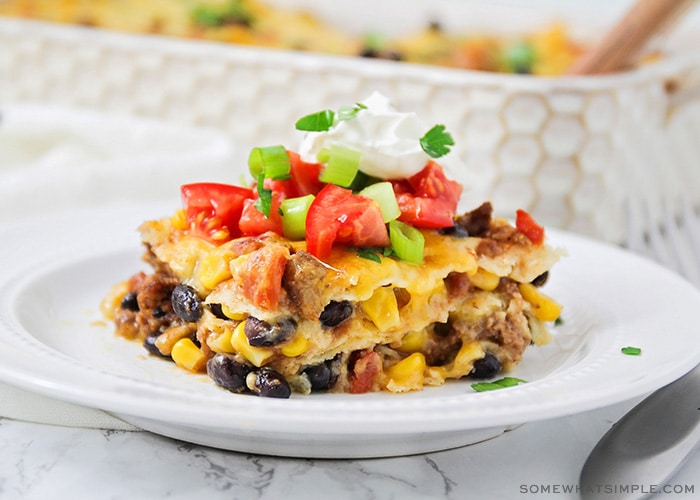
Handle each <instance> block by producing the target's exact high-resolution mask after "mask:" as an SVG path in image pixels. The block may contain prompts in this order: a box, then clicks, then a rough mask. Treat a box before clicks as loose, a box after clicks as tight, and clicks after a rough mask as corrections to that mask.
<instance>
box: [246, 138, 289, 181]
mask: <svg viewBox="0 0 700 500" xmlns="http://www.w3.org/2000/svg"><path fill="white" fill-rule="evenodd" d="M248 169H249V170H250V173H251V175H252V176H253V177H255V178H256V179H257V178H258V177H259V176H260V174H261V173H262V174H264V175H265V177H266V178H268V179H275V180H278V179H286V178H287V177H289V171H290V169H291V164H290V162H289V155H288V154H287V150H286V149H285V147H284V146H267V147H262V148H253V149H252V150H251V151H250V155H249V156H248Z"/></svg>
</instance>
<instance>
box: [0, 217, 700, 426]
mask: <svg viewBox="0 0 700 500" xmlns="http://www.w3.org/2000/svg"><path fill="white" fill-rule="evenodd" d="M159 206H161V205H160V204H159ZM114 209H115V208H114V207H106V208H104V209H101V210H95V211H93V212H91V213H90V214H89V217H92V218H93V219H96V220H100V219H101V218H102V217H105V216H107V215H109V214H110V213H111V212H112V211H113V210H114ZM131 212H132V213H131V215H132V217H137V216H143V212H142V209H141V208H139V207H132V208H131ZM70 214H71V211H68V213H64V212H62V213H60V214H54V215H53V216H50V217H53V221H54V222H56V221H59V222H60V221H63V223H66V222H67V221H69V220H70V219H71V215H70ZM83 215H84V214H83ZM139 220H140V219H139ZM39 223H41V224H45V223H46V219H43V220H42V221H41V222H39V221H35V222H32V223H30V225H31V224H39ZM26 227H27V226H26V224H13V225H10V226H4V227H3V226H0V235H8V233H9V234H10V235H12V233H13V232H14V233H18V232H24V231H26ZM122 229H126V228H122ZM547 231H548V233H549V235H550V239H551V240H553V243H555V244H557V245H559V244H562V243H566V244H565V245H563V246H565V247H566V246H568V247H569V248H571V245H573V246H574V247H576V248H578V247H581V248H582V249H587V251H594V252H603V253H604V254H609V255H612V256H615V258H617V259H620V258H621V259H623V260H628V261H630V262H632V263H633V264H635V265H637V266H643V269H644V270H646V271H648V272H649V273H650V274H651V275H652V277H654V278H655V279H656V280H661V281H662V282H664V283H666V284H668V283H670V284H672V285H673V286H674V287H678V289H677V293H682V294H683V295H688V296H689V299H688V300H690V301H693V302H697V304H698V305H700V290H698V289H696V288H695V287H694V286H693V285H691V284H690V283H689V282H687V281H686V280H685V279H684V278H682V277H681V276H678V275H676V274H675V273H673V272H672V271H670V270H668V269H666V268H664V267H662V266H661V265H659V264H657V263H655V262H653V261H651V260H649V259H646V258H644V257H641V256H638V255H636V254H633V253H631V252H628V251H626V250H623V249H621V248H619V247H615V246H613V245H610V244H608V243H604V242H601V241H597V240H592V239H589V238H587V237H584V236H581V235H577V234H573V233H569V232H565V231H559V230H556V229H549V228H548V229H547ZM14 236H18V235H17V234H14ZM108 236H109V235H108ZM30 239H31V238H30ZM107 239H109V238H108V237H107ZM6 241H14V240H6ZM100 241H101V240H100ZM131 247H134V248H137V247H138V239H137V238H136V235H135V233H134V240H133V242H132V241H129V240H128V239H127V241H124V242H123V246H122V247H120V248H124V249H126V248H131ZM13 248H14V245H13ZM93 248H95V247H93ZM96 248H100V244H97V247H96ZM110 251H112V252H113V251H115V249H114V248H111V249H110ZM14 252H15V253H17V251H16V250H15V251H14ZM12 253H13V250H12V249H4V250H3V249H0V261H2V259H5V258H8V256H9V255H12ZM569 254H570V256H569V257H567V259H570V258H571V251H569ZM80 258H82V257H81V256H80V255H78V256H76V257H75V260H76V261H77V260H79V259H80ZM59 262H60V261H59ZM31 264H32V263H31V262H27V263H24V268H26V267H27V266H28V265H31ZM48 268H49V269H50V268H51V266H48ZM22 269H23V268H22V266H20V271H18V272H21V271H22ZM16 275H17V273H11V274H9V275H5V276H3V277H2V278H0V292H3V293H2V296H0V339H2V338H5V339H7V338H8V336H11V335H12V334H13V333H16V332H13V331H12V330H13V328H17V325H16V324H13V323H12V318H11V317H8V316H11V312H12V311H11V310H10V309H11V304H10V302H11V298H12V297H14V296H15V295H12V293H10V294H9V295H8V294H7V293H4V292H8V291H10V292H12V291H13V290H14V291H15V292H16V293H18V290H21V289H22V282H20V283H16V282H15V283H8V281H10V280H12V279H14V277H15V276H16ZM647 278H648V276H647ZM98 300H99V298H98ZM26 334H27V335H29V336H30V337H32V338H35V337H34V336H33V334H32V333H31V332H26ZM36 341H37V342H39V343H41V342H40V341H39V340H38V339H36ZM615 347H617V348H619V347H622V346H615ZM49 349H50V348H49ZM535 349H536V348H535ZM610 349H612V347H610ZM610 349H609V350H608V351H610ZM610 352H612V351H610ZM34 354H35V353H31V352H27V351H26V350H25V349H23V348H22V346H15V345H10V346H9V347H8V348H7V349H5V350H0V361H3V362H2V363H0V380H2V381H4V382H7V383H10V384H12V385H16V386H19V387H22V388H23V389H26V390H29V391H31V392H36V393H39V394H42V395H45V396H50V397H54V398H57V399H61V400H64V401H67V402H71V403H75V404H81V405H84V406H90V407H94V408H98V409H102V410H105V411H107V412H111V413H115V414H122V415H132V416H134V417H138V418H151V419H159V418H160V419H163V418H164V415H165V413H167V412H163V411H162V409H161V410H160V411H159V410H158V403H155V402H154V401H153V398H155V399H156V400H157V399H161V400H163V399H165V403H166V405H167V407H168V408H170V409H172V410H178V411H175V412H171V414H170V416H169V417H168V418H165V420H164V421H165V422H168V421H169V422H171V423H172V424H180V425H199V426H207V427H209V428H219V429H223V430H230V431H233V430H236V429H251V430H253V429H257V430H261V429H266V428H268V427H269V426H270V425H272V424H274V423H279V417H278V416H277V412H278V411H282V410H285V411H286V412H289V411H292V412H299V413H301V412H303V411H308V410H313V411H319V412H320V413H319V415H321V417H314V416H312V417H310V418H309V419H308V420H305V419H301V418H300V417H299V416H298V415H297V416H296V417H295V418H294V419H292V420H291V421H288V422H287V423H288V424H289V425H288V426H287V428H286V429H285V430H287V431H293V432H297V433H303V432H304V431H305V430H306V431H309V430H310V429H311V428H312V429H313V432H314V433H315V434H320V435H327V436H328V435H332V434H333V433H337V432H338V424H342V425H341V427H342V431H343V432H344V433H363V434H366V433H369V434H372V435H379V434H382V433H389V434H391V435H396V434H397V433H401V432H404V433H411V432H418V431H420V432H443V431H455V432H457V431H465V430H469V429H483V428H486V427H493V426H500V425H504V426H507V425H518V424H522V423H526V422H531V421H536V420H544V419H548V418H555V417H560V416H565V415H571V414H577V413H581V412H584V411H589V410H594V409H597V408H601V407H604V406H608V405H612V404H615V403H618V402H622V401H626V400H630V399H633V398H635V397H638V396H641V395H644V394H646V393H648V392H651V391H653V390H655V389H658V388H659V387H661V386H663V385H665V384H667V383H670V382H672V381H673V380H675V379H677V378H679V377H681V376H682V375H684V374H685V373H687V372H688V371H690V370H691V369H692V368H693V367H694V366H695V365H697V364H698V362H700V346H698V347H696V348H695V349H690V350H685V351H684V354H685V357H684V358H683V359H681V360H680V361H679V362H677V363H675V364H674V365H673V366H666V367H665V369H662V370H658V371H654V373H653V374H652V375H649V374H647V375H646V376H644V377H641V378H640V380H639V383H638V384H637V385H636V386H634V387H627V390H626V391H625V392H624V394H621V393H620V390H619V389H618V390H611V388H610V387H608V388H607V389H606V390H602V391H600V392H599V393H598V394H597V395H595V397H593V395H591V394H588V396H587V397H585V398H583V397H582V396H581V395H582V391H583V390H584V389H582V388H580V387H578V386H577V385H574V386H570V388H573V389H574V394H573V395H574V396H578V400H577V399H576V397H574V398H573V400H572V398H571V396H572V394H568V395H566V394H563V393H562V391H563V392H566V391H564V389H565V387H562V385H566V384H565V382H566V381H565V380H561V381H559V382H558V381H556V380H549V379H548V377H545V379H544V381H546V382H547V384H544V381H539V380H535V381H533V382H531V383H528V384H523V385H521V386H518V387H514V388H509V389H508V390H507V392H506V391H493V392H487V393H478V394H474V393H471V392H469V393H468V396H469V398H468V401H476V402H478V404H477V403H466V404H465V403H464V397H463V395H459V394H448V395H446V396H434V397H429V398H427V399H428V400H429V401H430V404H429V406H430V408H433V409H434V407H437V406H440V407H442V408H443V409H444V411H445V414H446V415H447V416H445V415H443V416H442V417H440V418H436V417H431V419H428V420H429V423H431V424H438V425H437V426H434V427H431V428H420V429H419V428H417V427H418V426H419V424H420V423H422V422H421V419H420V418H417V417H416V416H415V415H418V416H420V415H421V411H420V408H419V407H420V406H421V405H425V399H423V398H420V397H418V398H410V397H408V398H407V397H405V396H406V395H388V394H384V393H381V394H377V395H365V397H362V399H361V400H359V399H358V400H357V401H361V403H362V404H361V405H357V404H356V402H355V400H350V398H356V397H357V395H352V396H347V395H333V394H325V395H320V396H316V397H314V396H312V397H304V396H300V397H298V398H292V399H290V400H271V399H267V398H255V397H252V396H249V395H235V394H232V395H231V396H233V397H232V398H231V399H230V400H227V401H226V403H225V404H221V403H220V402H219V401H218V400H217V401H209V400H208V398H206V397H204V396H201V395H195V397H193V401H191V402H189V403H184V402H183V403H182V404H177V403H174V402H173V401H172V398H173V397H178V394H179V393H177V392H176V391H174V390H172V388H169V387H166V386H157V385H156V386H149V385H147V384H135V385H130V384H131V383H132V382H133V381H131V380H129V379H127V378H124V377H122V376H120V375H118V374H113V373H109V372H102V371H100V370H97V369H95V368H94V367H90V366H87V365H85V364H81V363H80V362H79V361H78V360H73V359H72V358H70V357H69V356H67V355H64V356H57V355H56V353H55V352H54V353H53V355H52V354H50V353H48V354H47V353H45V354H44V361H47V362H48V363H49V365H48V366H47V367H46V368H52V369H56V370H57V371H58V370H59V369H64V370H66V372H64V374H63V375H61V374H59V376H56V375H55V374H53V376H50V374H49V373H48V372H47V373H44V372H42V373H40V374H32V373H28V372H29V371H30V369H29V368H26V367H18V366H17V364H18V363H19V364H21V363H22V362H26V361H27V360H28V359H31V358H32V356H33V355H34ZM616 361H619V362H620V363H623V364H628V365H631V366H632V367H634V363H630V361H634V360H632V359H630V357H627V356H623V355H621V357H620V358H619V360H616ZM638 365H639V364H638ZM574 368H575V365H574V366H573V367H571V368H570V370H573V369H574ZM646 368H647V369H648V366H646ZM574 372H575V370H574ZM66 373H69V374H70V376H75V377H80V376H92V377H94V380H93V382H92V383H93V384H94V383H95V381H96V382H97V383H98V385H99V383H102V384H104V385H103V387H102V388H103V390H104V389H105V388H106V389H107V393H103V394H95V393H94V391H95V390H96V388H95V387H93V386H89V387H86V388H82V389H81V388H79V387H66V386H65V384H67V383H69V382H70V378H66V377H67V375H66ZM188 376H189V375H188ZM458 383H460V384H461V383H463V382H458ZM464 387H465V390H466V389H467V388H468V385H467V384H466V383H465V385H464ZM433 389H434V388H426V389H424V391H432V390H433ZM550 392H551V393H553V394H554V395H556V394H557V393H559V394H558V396H559V397H562V398H563V400H562V402H560V403H556V404H555V403H552V402H551V401H549V402H548V404H545V405H542V404H541V402H536V401H537V399H538V397H542V396H545V397H546V396H547V395H548V393H550ZM516 395H517V396H518V398H514V397H513V396H516ZM108 396H109V397H108ZM227 396H228V395H227ZM549 396H550V397H553V395H552V394H550V395H549ZM528 397H530V398H532V402H531V403H530V404H525V403H524V402H523V400H525V399H527V398H528ZM168 398H170V399H168ZM393 399H395V400H396V401H393ZM202 400H204V402H205V404H209V407H207V408H205V409H202V410H200V411H187V408H188V406H190V407H191V403H192V402H200V401H202ZM376 400H379V403H377V402H376ZM390 400H391V401H390ZM509 400H511V401H513V400H515V402H516V403H517V404H516V409H517V410H518V411H517V415H516V414H515V413H516V412H514V411H510V412H509V411H505V412H502V413H500V415H499V414H497V413H494V411H493V410H492V411H491V412H490V413H489V415H490V416H491V417H492V419H491V420H489V421H488V422H484V421H483V419H482V420H479V419H471V421H470V419H469V418H466V420H461V419H460V418H459V416H460V413H463V412H466V414H467V417H469V416H472V414H473V413H474V408H472V407H473V406H475V405H476V406H478V407H480V408H482V409H483V408H485V409H489V407H493V408H495V409H498V408H501V409H506V410H507V409H508V406H509V405H510V403H509V402H508V401H509ZM161 402H162V401H161ZM290 402H291V403H290ZM483 405H486V406H483ZM353 406H354V407H357V406H362V407H364V408H363V409H362V411H359V413H360V414H362V412H365V413H366V412H367V411H368V410H374V409H379V410H384V411H385V412H386V411H387V410H389V411H388V414H385V415H378V416H372V417H371V418H370V417H369V416H366V418H365V420H364V421H363V422H357V421H356V419H357V416H358V409H357V408H353ZM324 407H325V408H326V410H325V411H324ZM328 407H330V408H331V409H333V411H335V412H336V413H337V412H339V411H340V412H341V415H340V416H339V418H338V420H337V421H334V422H333V424H334V425H330V423H329V422H325V425H324V422H322V421H320V420H319V419H321V418H328V417H329V416H331V415H332V413H333V412H332V411H329V410H328V409H327V408H328ZM537 407H539V409H538V408H537ZM416 408H418V411H417V413H415V411H416ZM190 410H191V408H190ZM241 410H242V411H243V412H247V413H249V412H251V411H253V412H254V413H255V415H256V416H258V417H260V418H259V419H258V420H256V421H252V420H250V419H243V420H231V419H229V420H228V421H227V420H226V418H225V417H226V416H227V415H228V416H229V417H230V415H231V412H232V411H233V412H235V411H241ZM399 410H401V411H399ZM403 410H409V411H412V412H414V413H410V414H408V415H404V416H403V418H401V412H402V411H403ZM423 413H425V411H424V412H423ZM340 417H342V418H340ZM388 417H392V418H388ZM423 420H425V419H423Z"/></svg>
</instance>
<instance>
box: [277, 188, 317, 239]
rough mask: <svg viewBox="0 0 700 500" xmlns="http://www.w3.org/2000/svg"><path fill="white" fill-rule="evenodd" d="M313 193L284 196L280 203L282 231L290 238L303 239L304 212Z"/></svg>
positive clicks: (306, 211) (311, 199)
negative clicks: (296, 196) (293, 196)
mask: <svg viewBox="0 0 700 500" xmlns="http://www.w3.org/2000/svg"><path fill="white" fill-rule="evenodd" d="M314 198H315V197H314V195H312V194H307V195H306V196H299V197H298V198H286V199H284V200H282V203H281V204H280V211H281V213H282V232H283V233H284V237H285V238H288V239H290V240H303V239H304V237H305V236H306V214H307V213H308V211H309V207H310V206H311V202H312V201H314Z"/></svg>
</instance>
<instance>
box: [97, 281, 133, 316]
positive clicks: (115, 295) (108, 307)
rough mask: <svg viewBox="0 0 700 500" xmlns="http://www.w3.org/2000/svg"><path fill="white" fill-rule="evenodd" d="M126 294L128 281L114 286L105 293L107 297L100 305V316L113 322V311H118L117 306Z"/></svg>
mask: <svg viewBox="0 0 700 500" xmlns="http://www.w3.org/2000/svg"><path fill="white" fill-rule="evenodd" d="M128 292H129V282H128V281H122V282H121V283H117V284H116V285H114V286H113V287H112V288H111V289H110V290H109V292H107V295H106V296H105V298H104V299H103V300H102V303H101V304H100V312H101V313H102V315H103V316H104V317H105V318H107V319H110V320H113V319H114V311H116V310H117V309H119V305H120V304H121V301H122V299H123V298H124V296H125V295H126V294H127V293H128Z"/></svg>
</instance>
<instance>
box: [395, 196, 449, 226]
mask: <svg viewBox="0 0 700 500" xmlns="http://www.w3.org/2000/svg"><path fill="white" fill-rule="evenodd" d="M396 201H397V202H398V204H399V210H401V215H399V220H400V221H401V222H405V223H406V224H410V225H412V226H415V227H423V228H427V229H440V228H441V227H451V226H453V225H454V215H455V209H454V208H452V206H451V205H450V204H449V203H447V202H446V201H444V200H440V199H435V198H425V197H422V196H414V195H412V194H408V193H404V194H400V195H398V196H397V197H396Z"/></svg>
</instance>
